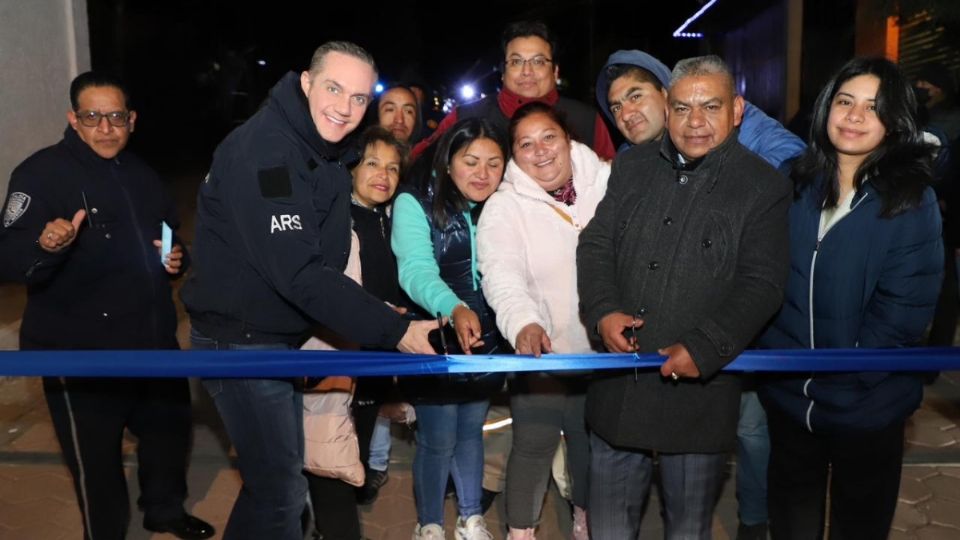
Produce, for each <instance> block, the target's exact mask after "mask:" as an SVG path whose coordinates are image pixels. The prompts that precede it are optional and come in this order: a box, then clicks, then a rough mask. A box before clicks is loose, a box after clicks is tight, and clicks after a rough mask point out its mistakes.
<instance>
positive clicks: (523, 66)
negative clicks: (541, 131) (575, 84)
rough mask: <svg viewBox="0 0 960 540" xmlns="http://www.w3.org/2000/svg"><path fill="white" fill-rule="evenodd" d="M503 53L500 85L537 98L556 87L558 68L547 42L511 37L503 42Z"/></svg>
mask: <svg viewBox="0 0 960 540" xmlns="http://www.w3.org/2000/svg"><path fill="white" fill-rule="evenodd" d="M506 52H507V57H506V58H505V59H504V62H505V64H504V70H503V85H504V86H505V87H506V88H507V89H508V90H510V91H511V92H513V93H514V94H517V95H518V96H523V97H525V98H541V97H543V96H545V95H547V94H549V93H550V91H551V90H553V89H555V88H556V87H557V77H558V76H559V75H560V69H559V68H558V67H557V65H556V64H555V63H554V59H553V51H551V50H550V44H549V43H547V42H546V41H544V40H543V38H540V37H537V36H526V37H518V38H513V39H512V40H510V42H509V43H507V50H506ZM513 64H518V65H513ZM538 64H540V65H538Z"/></svg>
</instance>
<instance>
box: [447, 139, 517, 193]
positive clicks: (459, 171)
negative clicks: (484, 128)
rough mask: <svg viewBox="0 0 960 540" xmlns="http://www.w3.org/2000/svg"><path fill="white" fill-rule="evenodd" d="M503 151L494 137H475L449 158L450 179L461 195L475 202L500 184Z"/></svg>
mask: <svg viewBox="0 0 960 540" xmlns="http://www.w3.org/2000/svg"><path fill="white" fill-rule="evenodd" d="M503 161H504V159H503V152H502V151H501V150H500V146H499V145H498V144H497V143H496V141H494V140H493V139H487V138H482V139H476V140H474V141H473V142H471V143H470V144H468V145H465V146H464V147H463V148H461V149H460V150H459V151H457V153H455V154H454V155H453V159H451V160H450V178H451V179H452V180H453V183H454V185H456V186H457V190H459V191H460V193H461V194H463V196H464V197H465V198H466V199H467V200H469V201H473V202H475V203H480V202H483V201H485V200H487V198H488V197H490V195H493V192H494V191H496V190H497V187H498V186H500V180H501V179H502V178H503V167H504V162H503Z"/></svg>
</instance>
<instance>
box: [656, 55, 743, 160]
mask: <svg viewBox="0 0 960 540" xmlns="http://www.w3.org/2000/svg"><path fill="white" fill-rule="evenodd" d="M667 99H668V108H667V126H668V127H667V130H668V131H669V132H670V140H671V141H673V144H674V146H676V147H677V150H678V151H680V153H681V154H682V155H683V157H684V158H686V159H688V160H695V159H700V158H702V157H703V156H705V155H706V154H707V152H709V151H710V150H713V149H714V148H716V147H717V146H719V145H720V143H722V142H723V141H725V140H726V139H727V137H728V136H729V135H730V133H731V132H732V131H733V128H734V127H736V126H739V125H740V121H741V120H742V119H743V98H742V97H740V96H734V95H733V88H732V87H731V85H730V79H729V77H728V76H727V75H724V74H719V73H718V74H711V75H691V76H688V77H683V78H681V79H680V80H678V81H677V82H676V83H674V85H673V87H672V88H670V92H669V94H668V97H667Z"/></svg>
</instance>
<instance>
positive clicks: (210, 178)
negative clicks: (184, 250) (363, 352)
mask: <svg viewBox="0 0 960 540" xmlns="http://www.w3.org/2000/svg"><path fill="white" fill-rule="evenodd" d="M347 147H348V146H347V145H346V144H341V145H332V144H330V143H327V142H326V141H324V140H323V139H322V138H321V137H320V135H319V133H318V132H317V129H316V126H315V125H314V123H313V120H312V118H311V117H310V111H309V107H308V105H307V100H306V97H305V96H304V94H303V91H302V90H301V88H300V77H299V75H297V74H296V73H288V74H287V75H286V76H284V77H283V78H282V79H281V80H280V82H279V83H277V85H276V86H275V87H274V88H273V89H272V90H271V91H270V96H269V97H268V98H267V101H266V103H265V105H264V107H263V108H262V109H260V111H258V112H257V113H256V114H255V115H254V116H253V117H251V118H250V120H248V121H247V122H246V123H244V124H243V125H242V126H240V127H239V128H237V129H236V130H234V131H233V132H232V133H230V135H228V136H227V138H226V139H225V140H224V141H223V142H222V143H221V144H220V146H219V147H218V148H217V150H216V153H214V156H213V164H212V165H211V168H210V172H209V174H208V175H207V178H206V179H205V180H204V181H203V183H202V184H201V186H200V193H199V196H198V199H197V230H196V237H195V240H194V253H195V263H194V272H193V273H192V274H191V276H190V278H189V280H188V282H187V283H186V284H185V285H184V289H183V292H182V298H183V301H184V304H186V306H187V310H188V311H189V312H190V318H191V322H192V323H193V325H194V327H195V328H196V329H197V330H199V331H200V332H201V333H202V334H204V335H206V336H208V337H211V338H214V339H219V340H224V341H229V342H236V343H277V342H284V343H288V344H295V343H297V342H298V341H300V340H301V339H302V337H303V335H304V334H305V333H306V331H307V330H308V329H310V327H311V325H312V322H313V321H316V322H319V323H320V324H322V325H324V326H326V327H327V328H328V329H330V330H331V331H333V332H335V333H337V334H339V335H341V336H343V337H345V338H346V339H348V340H350V341H353V342H355V343H358V344H360V345H363V346H369V347H381V348H385V349H392V348H394V347H396V345H397V343H398V342H399V341H400V339H401V338H402V337H403V334H404V332H406V329H407V325H408V324H409V323H408V322H406V321H404V320H403V319H401V318H400V317H399V316H398V315H397V314H396V313H394V312H393V310H391V309H390V308H389V307H387V305H386V304H384V303H383V302H382V301H380V300H379V299H377V298H375V297H373V296H371V295H370V294H368V293H366V292H365V291H364V290H363V289H362V288H361V287H360V286H359V285H357V284H356V283H355V282H354V281H352V280H350V279H349V278H348V277H346V276H345V275H343V270H344V268H345V266H346V261H347V255H348V252H349V249H350V192H351V182H350V174H349V172H348V171H347V169H346V167H345V165H344V162H349V160H348V159H347V158H346V157H345V156H344V150H343V149H344V148H347Z"/></svg>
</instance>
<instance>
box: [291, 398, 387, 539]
mask: <svg viewBox="0 0 960 540" xmlns="http://www.w3.org/2000/svg"><path fill="white" fill-rule="evenodd" d="M379 409H380V405H379V403H378V404H374V405H364V406H361V407H354V408H353V409H352V412H353V423H354V426H355V429H356V430H357V441H358V442H359V446H360V460H361V461H362V462H363V463H364V466H366V463H367V459H368V457H369V456H370V437H371V436H372V435H373V425H374V423H375V422H376V421H377V411H378V410H379ZM368 473H369V469H368ZM304 474H305V475H306V476H307V487H308V488H309V490H310V501H311V502H312V503H313V519H314V524H315V525H316V528H317V531H319V532H320V535H321V538H323V540H358V539H359V538H360V537H361V535H360V517H359V515H358V514H357V491H356V488H355V487H353V486H351V485H350V484H348V483H346V482H344V481H342V480H337V479H336V478H323V477H320V476H316V475H313V474H310V473H304Z"/></svg>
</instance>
